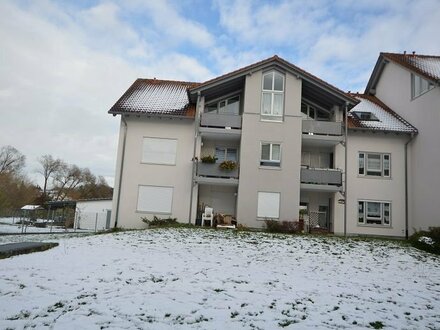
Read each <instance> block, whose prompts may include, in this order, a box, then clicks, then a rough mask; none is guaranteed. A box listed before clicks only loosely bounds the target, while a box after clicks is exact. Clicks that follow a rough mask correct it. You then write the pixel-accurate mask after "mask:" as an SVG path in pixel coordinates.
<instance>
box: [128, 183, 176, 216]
mask: <svg viewBox="0 0 440 330" xmlns="http://www.w3.org/2000/svg"><path fill="white" fill-rule="evenodd" d="M142 188H147V189H148V188H150V189H151V188H153V189H154V188H159V190H160V189H162V190H163V192H162V194H163V193H166V192H165V190H168V194H169V193H170V192H171V199H170V201H169V203H166V204H169V207H168V205H167V209H161V208H159V204H158V203H153V205H154V206H153V207H151V208H150V209H146V208H144V207H141V206H140V204H141V203H140V202H141V200H140V197H141V195H142V191H141V190H142ZM156 195H158V194H157V192H156ZM173 196H174V187H172V186H155V185H138V192H137V202H136V212H138V213H149V214H171V213H172V209H173ZM154 207H156V209H155V208H154Z"/></svg>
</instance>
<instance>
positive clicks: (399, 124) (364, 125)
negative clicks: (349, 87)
mask: <svg viewBox="0 0 440 330" xmlns="http://www.w3.org/2000/svg"><path fill="white" fill-rule="evenodd" d="M352 95H353V96H354V97H356V98H357V99H358V100H359V101H360V103H359V104H357V105H356V106H355V107H353V108H352V109H351V110H350V112H349V113H348V119H349V128H351V129H356V128H361V129H367V130H372V131H384V132H402V133H417V129H416V128H415V127H414V126H413V125H411V124H410V123H409V122H408V121H406V120H405V119H404V118H402V117H401V116H400V115H398V114H397V113H396V112H394V111H393V110H391V109H390V108H389V107H388V106H387V105H386V104H384V103H383V102H382V101H380V100H379V99H378V98H377V97H375V96H372V95H365V94H352ZM356 113H371V114H373V115H374V116H375V117H376V118H377V120H361V119H360V118H359V117H358V116H356Z"/></svg>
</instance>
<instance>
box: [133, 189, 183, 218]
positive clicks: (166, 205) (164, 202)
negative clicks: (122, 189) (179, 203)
mask: <svg viewBox="0 0 440 330" xmlns="http://www.w3.org/2000/svg"><path fill="white" fill-rule="evenodd" d="M173 189H174V188H173V187H160V186H139V191H138V201H137V210H138V211H140V212H148V213H166V214H170V213H171V205H172V202H173Z"/></svg>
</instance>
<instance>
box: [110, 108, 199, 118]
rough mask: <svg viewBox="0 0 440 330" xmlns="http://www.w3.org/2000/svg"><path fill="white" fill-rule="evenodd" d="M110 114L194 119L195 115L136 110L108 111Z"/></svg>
mask: <svg viewBox="0 0 440 330" xmlns="http://www.w3.org/2000/svg"><path fill="white" fill-rule="evenodd" d="M108 113H109V114H112V115H113V116H117V115H121V116H130V115H132V116H136V117H157V118H171V119H189V120H194V116H185V115H172V114H166V113H145V112H135V111H124V112H122V111H111V110H109V111H108Z"/></svg>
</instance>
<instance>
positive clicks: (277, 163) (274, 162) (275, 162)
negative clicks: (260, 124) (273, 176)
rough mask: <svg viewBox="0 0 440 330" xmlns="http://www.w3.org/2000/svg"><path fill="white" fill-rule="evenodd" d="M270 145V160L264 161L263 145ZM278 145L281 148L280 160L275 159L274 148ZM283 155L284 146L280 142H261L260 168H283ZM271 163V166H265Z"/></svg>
mask: <svg viewBox="0 0 440 330" xmlns="http://www.w3.org/2000/svg"><path fill="white" fill-rule="evenodd" d="M267 144H268V145H269V159H263V158H262V156H263V155H262V153H263V145H267ZM274 145H278V146H280V159H273V146H274ZM281 153H282V146H281V143H279V142H261V143H260V166H263V167H281ZM264 163H269V164H264Z"/></svg>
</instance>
